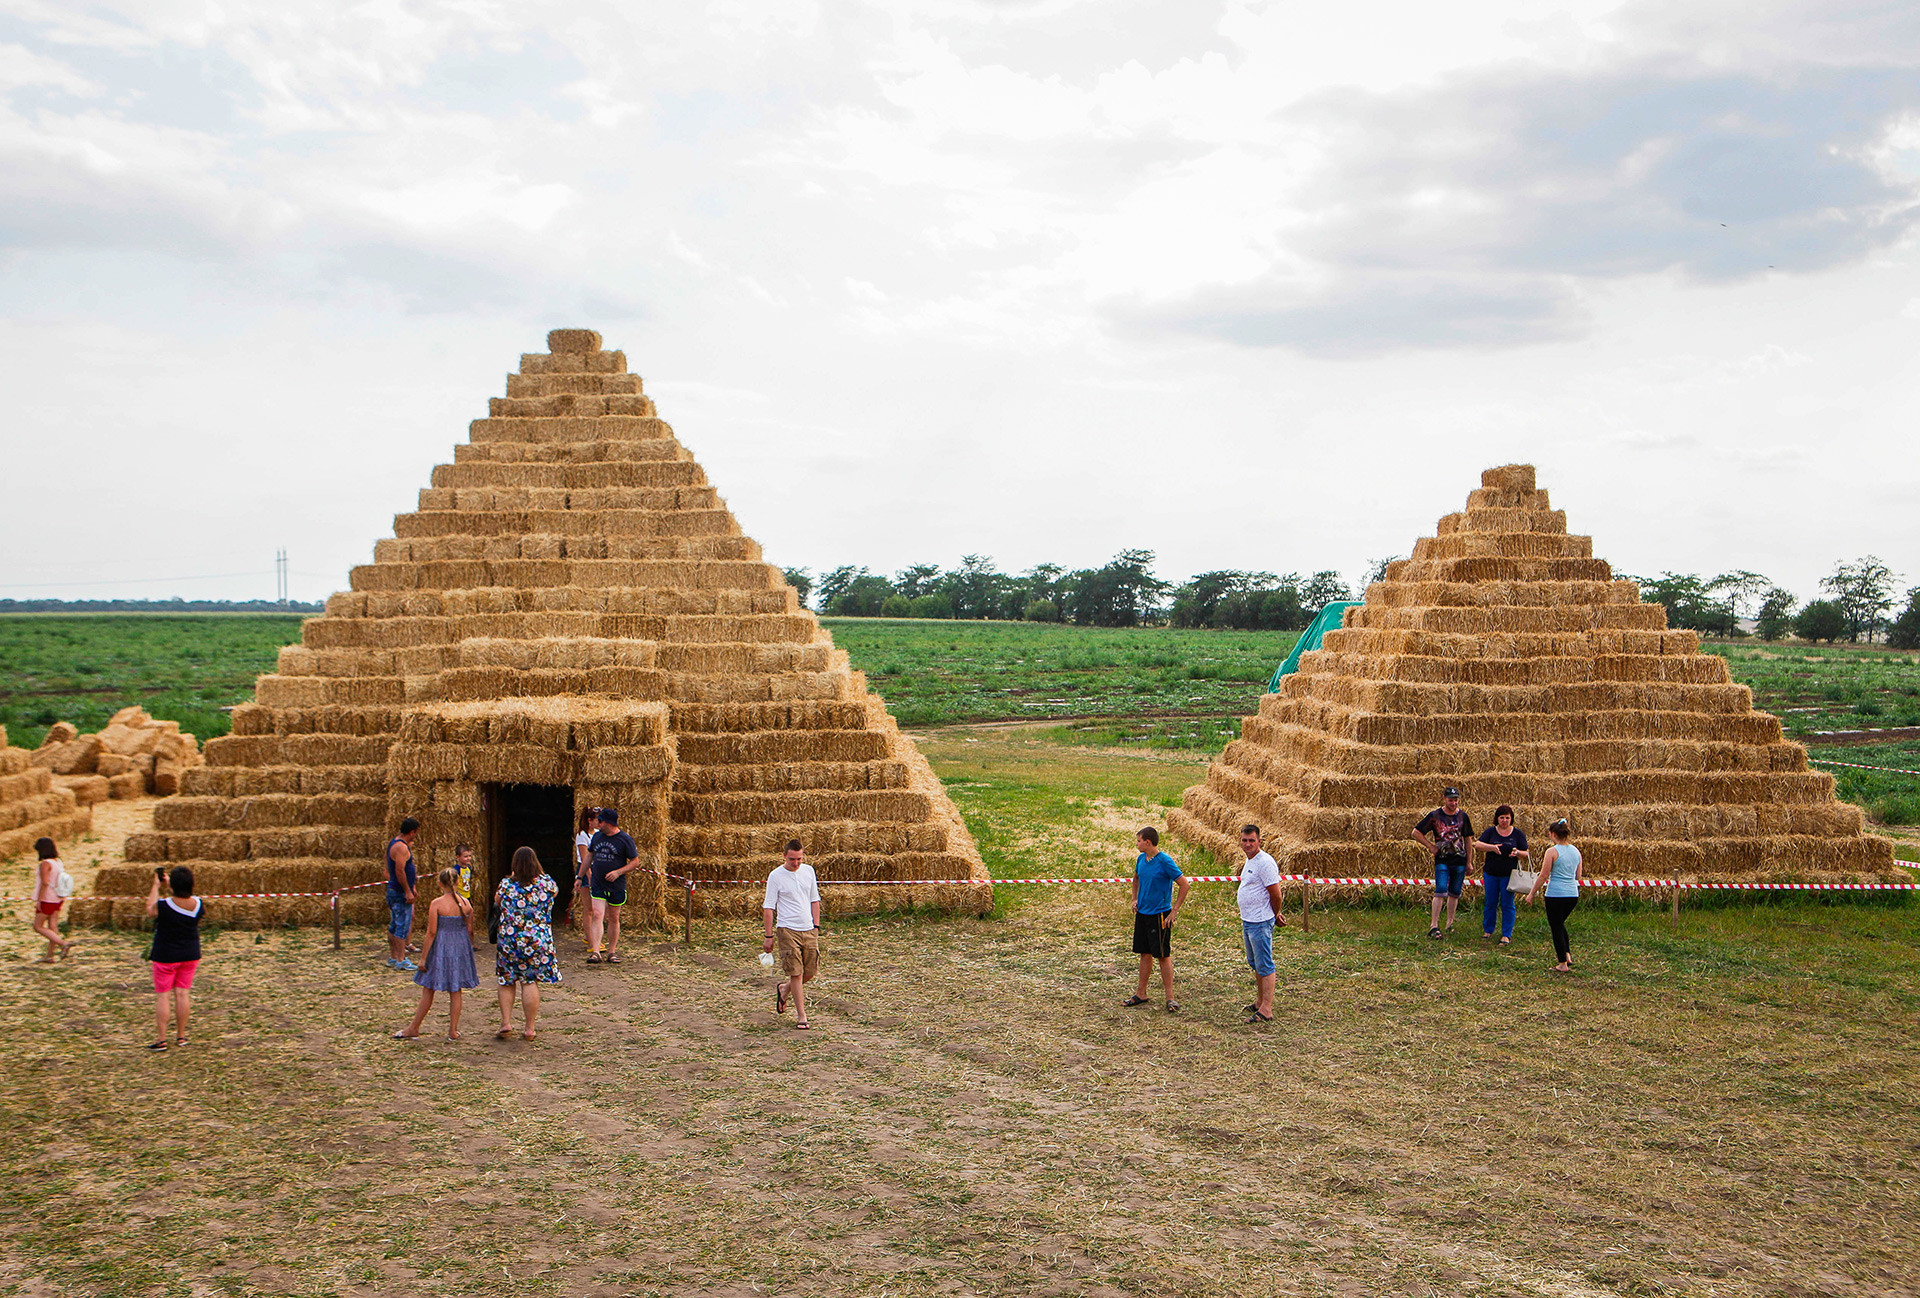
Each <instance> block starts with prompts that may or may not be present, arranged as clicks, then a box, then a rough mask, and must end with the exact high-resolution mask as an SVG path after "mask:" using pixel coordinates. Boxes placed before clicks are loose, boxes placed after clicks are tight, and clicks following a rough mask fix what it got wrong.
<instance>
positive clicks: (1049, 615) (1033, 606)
mask: <svg viewBox="0 0 1920 1298" xmlns="http://www.w3.org/2000/svg"><path fill="white" fill-rule="evenodd" d="M1023 616H1024V617H1025V618H1026V619H1027V621H1029V622H1058V621H1059V620H1060V608H1059V606H1058V605H1057V604H1055V603H1054V602H1053V601H1052V600H1050V599H1036V600H1031V601H1029V602H1028V604H1027V608H1026V612H1025V613H1024V614H1023Z"/></svg>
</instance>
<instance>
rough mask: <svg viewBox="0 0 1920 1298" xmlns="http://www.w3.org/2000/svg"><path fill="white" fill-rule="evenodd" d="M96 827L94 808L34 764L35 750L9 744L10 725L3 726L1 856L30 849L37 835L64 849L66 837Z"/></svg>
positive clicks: (0, 754)
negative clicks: (33, 752)
mask: <svg viewBox="0 0 1920 1298" xmlns="http://www.w3.org/2000/svg"><path fill="white" fill-rule="evenodd" d="M92 828H93V808H92V807H91V806H87V805H84V804H82V803H81V802H80V800H79V799H78V798H77V797H75V796H74V793H73V790H71V789H66V788H62V787H60V786H59V785H58V784H56V783H54V774H53V772H52V771H49V770H48V769H47V768H46V767H44V766H35V765H34V764H33V754H32V752H31V751H29V750H28V749H25V748H13V747H10V746H8V744H7V728H6V727H5V726H0V860H4V859H5V858H7V857H10V856H18V855H19V854H20V853H22V852H31V851H32V850H33V843H34V840H35V839H38V838H51V839H53V840H54V841H55V842H56V843H59V844H60V846H61V848H62V849H65V848H66V847H67V846H68V842H67V840H69V839H71V838H73V837H74V836H75V835H78V834H84V833H86V832H87V831H88V830H89V829H92Z"/></svg>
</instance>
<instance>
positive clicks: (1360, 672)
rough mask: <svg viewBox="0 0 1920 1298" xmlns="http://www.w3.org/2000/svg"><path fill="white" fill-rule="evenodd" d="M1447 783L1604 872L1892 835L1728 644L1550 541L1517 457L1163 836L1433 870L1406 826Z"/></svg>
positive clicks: (1779, 871) (1316, 872)
mask: <svg viewBox="0 0 1920 1298" xmlns="http://www.w3.org/2000/svg"><path fill="white" fill-rule="evenodd" d="M1446 785H1458V786H1459V788H1460V791H1461V794H1462V795H1463V796H1462V801H1463V804H1464V805H1465V806H1466V807H1467V809H1468V810H1469V811H1470V812H1471V813H1472V814H1473V817H1474V822H1475V827H1476V829H1477V828H1479V827H1481V825H1482V824H1483V823H1484V822H1486V821H1487V820H1489V819H1490V818H1491V815H1492V811H1493V808H1494V807H1495V806H1496V805H1498V804H1500V803H1508V804H1511V805H1512V806H1513V808H1514V812H1515V814H1516V818H1517V820H1518V822H1519V823H1520V825H1521V827H1522V828H1523V829H1525V830H1526V831H1527V832H1528V833H1529V834H1530V835H1532V836H1535V837H1540V836H1542V835H1544V833H1545V830H1546V826H1547V825H1548V824H1549V823H1550V822H1551V821H1552V820H1554V819H1555V818H1557V817H1560V816H1565V817H1567V818H1568V819H1569V821H1570V822H1571V823H1572V825H1573V829H1574V834H1575V839H1576V841H1577V842H1578V843H1579V844H1580V845H1581V848H1582V851H1583V852H1585V853H1586V855H1587V859H1588V862H1589V870H1590V871H1591V872H1594V873H1596V874H1599V875H1607V876H1628V877H1640V876H1649V877H1659V878H1673V877H1676V876H1677V877H1681V878H1713V877H1719V878H1747V879H1752V878H1787V877H1791V878H1795V879H1803V880H1819V879H1840V878H1855V877H1860V878H1870V877H1872V876H1875V875H1880V874H1883V873H1885V872H1888V871H1890V870H1891V869H1892V866H1893V845H1892V843H1890V842H1889V841H1888V840H1886V839H1884V838H1878V837H1874V836H1871V835H1868V834H1867V833H1865V832H1864V827H1863V826H1864V821H1863V817H1862V816H1861V813H1860V811H1859V809H1858V808H1856V807H1853V806H1850V805H1847V804H1845V803H1842V802H1839V801H1836V800H1835V798H1834V792H1833V778H1832V777H1831V776H1828V775H1824V774H1820V773H1817V772H1813V771H1809V770H1808V769H1807V755H1806V750H1805V749H1803V748H1802V747H1801V746H1800V745H1798V744H1794V743H1788V742H1786V741H1785V740H1783V739H1782V738H1781V733H1780V722H1779V720H1778V719H1777V718H1775V717H1772V716H1770V715H1768V714H1767V713H1764V712H1757V711H1755V710H1754V708H1753V695H1752V691H1751V690H1749V689H1748V688H1747V687H1746V686H1744V685H1735V684H1732V683H1731V682H1730V680H1729V678H1728V674H1727V664H1726V662H1725V660H1724V659H1722V658H1719V657H1717V656H1715V655H1712V654H1703V653H1701V652H1700V644H1699V637H1698V636H1697V635H1696V634H1695V633H1694V632H1692V631H1670V630H1668V629H1667V624H1666V610H1665V609H1664V608H1662V607H1661V606H1660V605H1658V604H1644V603H1641V602H1640V594H1639V590H1638V588H1637V587H1636V586H1635V585H1634V583H1632V582H1630V581H1617V580H1614V577H1613V572H1612V569H1611V568H1609V567H1608V565H1607V564H1606V563H1605V562H1603V561H1602V560H1599V559H1595V558H1594V557H1593V542H1592V540H1591V539H1590V538H1588V537H1584V536H1570V535H1568V533H1567V526H1566V515H1565V514H1564V513H1563V512H1561V511H1559V510H1555V509H1552V508H1551V507H1550V506H1549V505H1548V502H1547V493H1546V492H1544V491H1539V490H1536V489H1535V487H1534V473H1533V469H1532V467H1531V466H1528V465H1509V466H1507V467H1505V468H1499V469H1489V470H1488V471H1487V472H1486V473H1484V474H1483V475H1481V488H1480V490H1478V491H1475V492H1473V493H1472V494H1471V495H1470V496H1469V497H1468V499H1467V507H1466V509H1465V511H1463V512H1461V513H1458V514H1449V515H1447V516H1446V517H1445V518H1442V519H1441V520H1440V527H1439V533H1438V535H1437V536H1432V537H1427V538H1424V539H1422V540H1421V541H1419V542H1418V543H1417V544H1416V545H1415V546H1414V551H1413V557H1412V558H1411V559H1403V560H1400V561H1398V562H1396V563H1393V564H1390V565H1388V567H1387V570H1386V574H1385V577H1384V579H1383V580H1381V581H1379V582H1376V583H1374V584H1373V585H1372V586H1371V587H1369V588H1368V590H1367V595H1366V602H1365V603H1364V604H1362V605H1361V606H1359V607H1357V608H1352V609H1349V610H1347V614H1346V620H1345V623H1344V625H1343V627H1342V628H1341V629H1339V630H1335V631H1330V632H1328V633H1327V636H1326V639H1325V642H1324V645H1323V647H1322V648H1321V649H1319V650H1317V651H1315V652H1312V653H1308V654H1305V655H1303V656H1302V658H1301V660H1300V667H1299V670H1298V671H1297V672H1296V673H1294V674H1293V675H1290V676H1287V677H1285V678H1283V680H1282V683H1281V689H1280V692H1279V693H1277V694H1269V695H1267V696H1265V697H1264V698H1262V699H1261V700H1260V711H1259V714H1258V715H1257V716H1252V717H1248V718H1247V719H1246V720H1245V722H1244V724H1243V726H1242V729H1241V737H1240V738H1239V739H1238V740H1236V741H1235V742H1233V743H1231V744H1229V745H1227V748H1226V751H1225V752H1224V753H1222V754H1221V756H1220V757H1219V758H1218V759H1217V760H1216V761H1215V762H1214V763H1213V765H1212V767H1211V768H1210V769H1209V770H1208V772H1207V780H1206V783H1205V784H1202V785H1196V786H1195V787H1193V788H1191V789H1188V790H1187V793H1186V798H1185V804H1184V806H1183V807H1182V808H1181V809H1180V810H1177V811H1175V812H1174V813H1173V814H1172V817H1171V818H1170V822H1169V823H1170V826H1171V828H1172V829H1173V831H1174V832H1175V833H1177V834H1179V835H1180V836H1182V837H1183V838H1185V839H1187V840H1189V841H1190V842H1193V843H1195V844H1197V845H1199V846H1201V847H1202V848H1204V849H1206V850H1208V851H1209V852H1211V853H1213V854H1214V855H1216V856H1218V857H1219V858H1220V859H1222V860H1224V861H1229V862H1232V861H1237V860H1239V859H1240V852H1239V847H1238V841H1237V834H1238V831H1239V828H1240V826H1241V825H1242V824H1244V823H1248V822H1252V823H1256V824H1259V825H1260V826H1262V828H1263V829H1264V830H1265V831H1266V832H1267V835H1268V838H1267V845H1268V850H1269V851H1271V852H1272V853H1273V855H1274V857H1275V859H1276V860H1277V861H1279V863H1280V865H1281V868H1282V869H1283V870H1284V871H1287V872H1289V873H1297V874H1308V875H1312V876H1314V877H1316V878H1330V877H1331V878H1341V877H1352V876H1356V875H1364V876H1380V875H1414V876H1419V875H1422V874H1428V873H1430V872H1431V866H1432V861H1431V858H1430V856H1429V855H1428V854H1427V853H1426V852H1425V851H1424V850H1423V849H1422V848H1421V847H1420V845H1419V844H1417V843H1415V842H1413V841H1412V840H1411V839H1410V838H1409V837H1408V834H1409V833H1410V832H1411V830H1412V827H1413V825H1414V822H1415V821H1416V820H1417V819H1418V818H1419V817H1420V816H1421V815H1422V814H1424V813H1425V812H1426V811H1427V810H1429V809H1431V808H1432V807H1434V806H1435V805H1437V804H1438V801H1439V797H1440V792H1441V789H1442V788H1443V787H1444V786H1446Z"/></svg>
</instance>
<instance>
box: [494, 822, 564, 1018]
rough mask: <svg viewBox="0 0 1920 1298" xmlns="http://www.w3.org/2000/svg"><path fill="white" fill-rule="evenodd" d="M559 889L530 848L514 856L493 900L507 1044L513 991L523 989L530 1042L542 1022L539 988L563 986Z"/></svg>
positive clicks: (496, 967)
mask: <svg viewBox="0 0 1920 1298" xmlns="http://www.w3.org/2000/svg"><path fill="white" fill-rule="evenodd" d="M559 895H560V887H559V885H558V884H556V883H554V881H553V880H552V878H550V877H549V876H548V874H547V872H546V871H545V870H543V869H541V868H540V858H539V857H538V856H536V855H535V854H534V850H533V849H532V848H531V847H522V848H519V849H517V850H516V851H515V852H514V854H513V872H512V873H511V874H509V875H508V876H507V877H506V878H504V879H502V880H501V881H500V890H499V891H498V892H496V893H495V894H494V914H495V915H496V916H498V917H499V923H500V937H499V941H498V942H497V943H496V944H495V951H496V953H497V954H496V956H495V959H494V973H495V974H496V975H497V976H498V977H499V980H500V1030H499V1031H498V1032H496V1033H494V1034H493V1035H494V1036H496V1037H498V1038H499V1039H500V1040H502V1041H505V1040H507V1039H508V1038H509V1037H511V1036H512V1035H513V989H514V988H515V987H516V986H517V987H519V989H520V1015H521V1019H522V1021H523V1026H524V1028H525V1030H524V1031H522V1032H521V1034H520V1036H521V1038H522V1039H523V1040H527V1041H531V1040H533V1037H534V1031H533V1021H534V1020H535V1019H536V1018H538V1017H539V1016H540V984H541V983H557V982H559V981H560V962H559V961H558V960H557V959H556V958H555V957H554V953H553V902H554V898H556V897H558V896H559Z"/></svg>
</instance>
